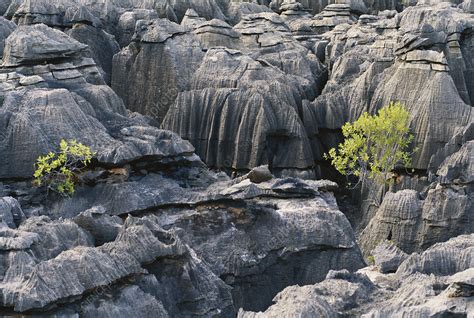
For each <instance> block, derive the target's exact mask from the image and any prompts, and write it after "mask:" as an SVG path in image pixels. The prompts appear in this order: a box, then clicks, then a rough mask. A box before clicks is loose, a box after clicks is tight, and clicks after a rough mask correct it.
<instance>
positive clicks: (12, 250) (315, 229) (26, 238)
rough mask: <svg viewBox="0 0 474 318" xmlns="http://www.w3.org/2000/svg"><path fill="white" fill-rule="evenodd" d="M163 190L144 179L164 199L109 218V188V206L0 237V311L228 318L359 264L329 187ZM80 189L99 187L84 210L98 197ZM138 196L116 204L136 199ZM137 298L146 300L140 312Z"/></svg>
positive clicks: (288, 183) (33, 221)
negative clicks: (0, 247)
mask: <svg viewBox="0 0 474 318" xmlns="http://www.w3.org/2000/svg"><path fill="white" fill-rule="evenodd" d="M255 173H256V172H254V174H255ZM248 178H253V177H252V176H251V175H249V176H248ZM165 180H168V181H165ZM181 181H182V180H181ZM173 182H174V186H172V183H173ZM126 183H127V182H125V183H119V184H117V185H114V184H105V185H104V186H105V187H109V188H112V187H116V186H123V185H124V184H126ZM130 183H131V182H130ZM134 183H137V181H134ZM156 184H157V180H155V182H152V183H149V184H146V183H144V182H142V181H140V185H141V188H140V189H137V190H136V191H138V192H139V193H140V194H145V193H150V192H152V191H158V192H156V193H155V194H154V195H153V198H154V200H145V203H146V204H147V205H141V206H135V207H134V208H135V210H133V211H132V210H128V211H123V212H122V213H119V212H118V211H113V210H112V209H113V208H114V207H113V206H111V205H108V204H106V202H107V200H108V199H107V197H110V196H109V195H108V194H106V193H105V192H104V191H102V196H101V197H100V198H97V200H98V201H97V202H96V203H102V204H101V205H102V207H99V206H97V207H96V208H94V209H90V210H88V211H84V212H82V213H79V214H78V215H77V216H76V217H74V218H73V220H74V222H72V221H71V220H69V219H67V220H57V221H54V220H51V219H49V218H47V217H45V216H42V217H31V218H29V219H28V220H26V221H24V222H23V223H22V224H21V225H20V227H19V229H5V230H4V231H0V236H1V237H2V240H3V241H2V242H4V243H5V248H4V250H5V251H6V252H5V253H6V256H5V260H4V261H3V263H2V264H5V265H4V266H5V269H4V273H5V274H4V276H5V278H4V279H3V281H2V282H1V283H0V289H1V291H2V295H3V296H2V300H1V305H2V307H10V308H13V309H14V310H15V311H16V312H22V311H25V310H29V309H36V310H39V311H42V310H46V309H47V308H50V307H51V306H52V305H57V307H56V309H54V311H55V312H56V313H58V314H59V313H65V312H69V313H80V314H82V315H85V316H94V315H98V314H101V313H103V311H104V310H107V309H108V310H110V311H111V312H113V313H115V312H117V310H118V309H121V310H123V312H124V313H125V314H124V313H121V314H119V316H120V317H125V316H126V313H129V312H131V311H132V310H135V311H136V312H139V313H141V315H143V316H147V315H150V312H152V311H153V312H154V313H155V316H156V314H157V313H161V314H162V315H163V316H164V317H166V315H168V316H170V317H176V316H207V315H209V314H210V315H216V314H219V315H221V316H224V317H231V316H233V315H235V313H236V311H237V309H238V308H240V307H243V308H245V309H246V310H264V309H265V308H266V307H268V306H269V305H270V302H271V299H272V297H274V295H275V294H276V293H277V292H278V291H280V290H281V289H283V288H284V287H286V286H288V285H291V284H302V285H304V284H308V283H315V282H318V281H321V280H323V279H324V277H325V276H326V274H327V272H328V271H329V270H330V269H334V268H336V269H344V268H347V269H352V270H354V269H357V268H361V267H362V266H363V260H362V257H361V254H360V251H359V249H358V247H357V245H356V243H355V237H354V234H353V232H352V230H351V228H350V224H349V222H348V221H347V219H346V218H345V216H344V215H343V214H342V213H341V212H340V211H338V209H337V205H336V202H335V199H334V197H333V196H332V194H330V193H327V192H326V190H325V189H326V188H327V187H333V185H331V184H329V183H328V182H316V181H313V182H309V181H308V182H303V181H302V180H299V179H293V178H288V179H276V178H273V177H272V176H271V175H270V176H267V177H266V178H265V180H259V183H253V182H252V181H250V179H247V178H242V179H241V180H235V181H230V180H226V181H222V182H217V183H216V182H215V181H209V184H208V185H207V189H206V190H204V189H203V186H204V184H201V185H200V186H190V185H179V181H178V180H174V179H173V176H169V175H167V176H165V175H162V176H161V181H158V184H160V189H159V190H158V189H156ZM130 189H131V188H129V190H130ZM166 189H169V190H170V191H171V192H173V193H175V194H178V195H179V196H181V200H180V201H177V202H176V203H175V205H174V206H173V202H170V201H168V202H165V203H164V204H163V205H160V202H158V200H159V198H160V197H162V198H164V190H166ZM83 191H89V193H90V191H94V189H91V188H89V189H88V188H86V189H83V190H82V191H81V190H80V189H79V191H78V194H77V195H78V196H77V197H76V198H75V200H78V202H79V201H86V200H87V199H88V198H90V197H91V196H90V195H88V196H87V195H86V196H83V197H82V195H83V194H81V192H82V193H84V192H83ZM138 192H135V193H132V192H131V191H127V192H124V193H123V195H121V197H123V199H124V200H128V201H132V200H131V198H132V197H133V196H137V197H139V196H138ZM127 196H128V197H127ZM112 197H113V198H118V197H120V195H114V196H112ZM150 199H151V197H150ZM63 200H65V201H69V202H71V200H70V199H63ZM100 200H102V201H101V202H100ZM91 204H93V203H91V202H86V203H85V205H86V206H90V205H91ZM142 204H143V203H142ZM65 210H69V209H68V208H67V207H66V206H64V207H63V209H62V211H65ZM139 210H146V211H148V212H149V213H148V215H146V216H145V215H140V216H138V217H131V216H129V217H128V218H127V219H126V221H125V222H124V223H123V224H122V222H121V221H119V220H120V219H117V218H116V217H113V216H111V214H114V213H116V214H126V213H129V212H134V213H138V214H139ZM55 215H56V216H57V215H63V216H68V215H67V213H61V214H58V213H56V214H55ZM68 217H69V216H68ZM99 228H101V229H103V232H101V233H99V232H98V230H99ZM163 228H167V229H168V230H164V229H163ZM8 241H9V242H10V244H9V245H8V246H7V245H6V243H7V242H8ZM14 243H15V244H14ZM94 245H95V246H96V247H94ZM2 255H3V254H2ZM145 270H146V272H145ZM290 272H291V273H292V274H291V275H288V274H287V273H290ZM0 273H1V272H0ZM145 273H147V274H148V275H144V274H145ZM43 291H47V293H48V295H44V294H43ZM52 291H54V292H52ZM132 295H135V298H136V297H138V296H139V295H141V296H143V298H142V299H141V300H140V304H141V306H139V304H138V302H137V300H135V299H132V298H133V297H132ZM204 299H205V300H204ZM121 301H123V303H121Z"/></svg>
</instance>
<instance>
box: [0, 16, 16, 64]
mask: <svg viewBox="0 0 474 318" xmlns="http://www.w3.org/2000/svg"><path fill="white" fill-rule="evenodd" d="M0 11H1V10H0ZM15 29H16V24H15V23H13V22H10V21H8V20H7V19H5V18H3V17H0V60H2V58H1V57H2V56H3V48H4V46H5V39H6V38H7V37H8V36H9V35H10V34H11V33H12V32H13V31H15Z"/></svg>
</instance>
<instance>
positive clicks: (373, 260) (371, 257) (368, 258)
mask: <svg viewBox="0 0 474 318" xmlns="http://www.w3.org/2000/svg"><path fill="white" fill-rule="evenodd" d="M367 263H368V264H369V265H375V257H374V256H373V255H369V257H367Z"/></svg>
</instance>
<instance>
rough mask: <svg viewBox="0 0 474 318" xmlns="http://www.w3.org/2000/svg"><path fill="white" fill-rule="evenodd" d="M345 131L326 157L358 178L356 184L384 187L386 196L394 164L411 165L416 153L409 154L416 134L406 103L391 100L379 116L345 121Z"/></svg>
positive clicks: (342, 170) (349, 174)
mask: <svg viewBox="0 0 474 318" xmlns="http://www.w3.org/2000/svg"><path fill="white" fill-rule="evenodd" d="M342 134H343V136H344V138H345V140H344V142H343V143H341V144H339V146H338V147H337V149H336V148H332V149H331V150H330V151H329V153H328V154H326V155H325V157H326V159H328V160H330V161H331V164H332V165H333V166H334V167H335V168H336V169H337V170H338V171H339V172H340V173H341V174H343V175H345V176H348V177H349V176H355V177H357V178H358V183H357V184H356V185H355V186H354V187H356V186H357V185H359V184H360V183H362V184H369V185H370V183H375V184H374V185H375V186H379V187H380V186H381V187H382V189H383V190H382V198H383V196H384V195H385V191H386V187H387V185H390V183H392V182H393V178H392V173H393V171H394V169H395V167H396V166H397V165H403V166H404V167H409V166H410V165H411V157H412V154H413V152H411V153H410V152H409V148H410V145H411V143H412V142H413V138H414V137H413V134H411V133H410V114H409V113H408V111H407V110H406V108H405V106H404V105H402V104H401V103H399V102H396V103H393V102H392V103H390V104H389V105H388V106H386V107H383V108H382V109H380V110H379V112H378V113H377V114H376V115H370V114H369V113H367V112H366V113H364V114H362V116H360V117H359V119H357V120H356V121H355V122H353V123H350V122H348V123H346V124H345V125H344V126H343V127H342ZM414 151H416V149H415V150H414ZM376 202H377V203H378V202H379V201H378V200H376Z"/></svg>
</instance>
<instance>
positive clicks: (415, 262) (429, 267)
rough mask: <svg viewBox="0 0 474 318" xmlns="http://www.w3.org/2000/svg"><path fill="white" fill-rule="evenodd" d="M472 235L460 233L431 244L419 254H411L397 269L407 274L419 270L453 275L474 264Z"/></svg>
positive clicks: (402, 274)
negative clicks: (443, 241) (444, 240)
mask: <svg viewBox="0 0 474 318" xmlns="http://www.w3.org/2000/svg"><path fill="white" fill-rule="evenodd" d="M473 239H474V235H473V234H470V235H461V236H458V237H454V238H452V239H450V240H449V241H447V242H445V243H438V244H436V245H433V246H432V247H430V248H429V249H427V250H426V251H424V252H423V253H420V254H413V255H411V256H410V257H409V258H408V259H407V260H405V261H404V262H403V263H402V264H401V265H400V267H399V268H398V270H397V275H399V276H402V277H403V276H408V275H410V274H413V273H416V272H419V273H423V274H428V275H429V274H435V275H441V276H447V275H453V274H455V273H457V272H462V271H464V270H466V269H469V268H472V267H473V266H474V258H473V256H474V247H473Z"/></svg>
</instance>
